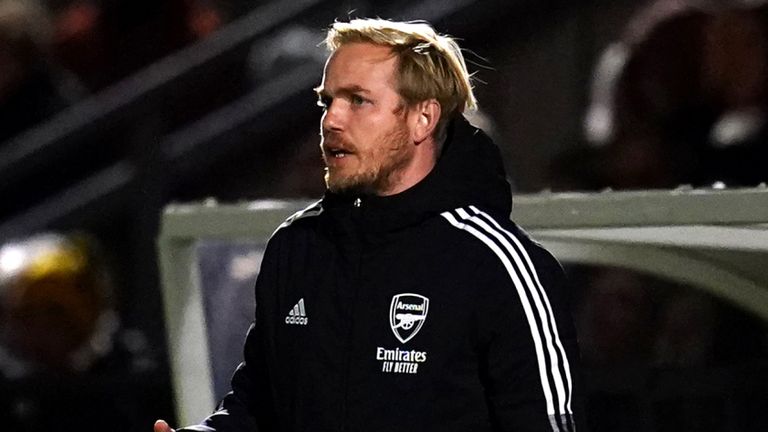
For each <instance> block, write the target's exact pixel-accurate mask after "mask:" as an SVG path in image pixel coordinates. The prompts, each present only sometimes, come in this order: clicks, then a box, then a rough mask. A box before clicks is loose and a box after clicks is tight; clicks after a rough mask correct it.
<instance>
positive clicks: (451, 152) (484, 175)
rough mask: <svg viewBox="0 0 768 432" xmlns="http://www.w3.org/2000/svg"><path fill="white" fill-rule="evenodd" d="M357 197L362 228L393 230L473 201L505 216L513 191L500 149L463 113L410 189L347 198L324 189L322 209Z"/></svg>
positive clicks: (509, 209) (509, 210) (351, 201)
mask: <svg viewBox="0 0 768 432" xmlns="http://www.w3.org/2000/svg"><path fill="white" fill-rule="evenodd" d="M358 198H359V199H360V200H361V207H362V209H363V211H362V213H363V215H364V220H363V222H364V224H365V229H366V230H368V229H371V230H375V231H380V230H383V231H389V230H397V229H401V228H404V227H407V226H411V225H415V224H418V223H420V222H421V221H423V220H425V219H427V218H430V217H433V216H436V215H439V214H440V213H442V212H444V211H448V210H453V209H455V208H458V207H464V206H468V205H475V206H477V207H482V208H484V209H486V210H487V211H489V212H491V213H493V214H496V215H499V216H500V217H504V218H508V217H509V214H510V212H511V211H512V193H511V187H510V184H509V182H508V181H507V178H506V173H505V171H504V165H503V163H502V159H501V154H500V152H499V149H498V147H497V146H496V145H495V144H494V143H493V141H492V140H491V139H490V138H489V137H488V136H487V135H486V134H485V133H484V132H483V131H482V130H480V129H478V128H476V127H474V126H472V125H471V124H470V123H469V122H468V121H467V120H466V119H464V118H463V117H460V118H457V119H455V120H453V121H452V122H451V124H450V125H449V127H448V133H447V136H446V140H445V143H444V145H443V151H442V153H441V155H440V158H439V159H438V161H437V164H436V165H435V167H434V168H433V169H432V171H431V172H430V173H429V174H428V175H427V176H426V177H425V178H424V179H423V180H422V181H420V182H419V183H418V184H416V185H415V186H413V187H411V188H410V189H408V190H406V191H403V192H401V193H399V194H396V195H391V196H385V197H380V196H362V197H356V196H347V195H339V194H334V193H331V192H326V195H325V197H324V198H323V207H324V208H325V209H326V210H331V209H332V208H334V207H337V206H342V205H345V204H351V203H353V202H354V201H355V200H356V199H358Z"/></svg>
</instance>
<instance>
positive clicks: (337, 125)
mask: <svg viewBox="0 0 768 432" xmlns="http://www.w3.org/2000/svg"><path fill="white" fill-rule="evenodd" d="M339 105H340V104H339V102H338V101H335V100H334V101H332V102H331V103H330V104H329V105H328V107H327V108H326V109H325V113H323V118H322V120H321V125H322V128H323V130H325V131H334V132H339V131H341V130H342V129H343V127H342V125H343V115H342V113H341V107H340V106H339Z"/></svg>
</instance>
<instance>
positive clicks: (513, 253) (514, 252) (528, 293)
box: [441, 206, 575, 432]
mask: <svg viewBox="0 0 768 432" xmlns="http://www.w3.org/2000/svg"><path fill="white" fill-rule="evenodd" d="M441 216H442V217H443V218H445V219H446V220H447V221H448V222H449V223H450V224H451V225H453V226H454V227H456V228H458V229H460V230H463V231H466V232H468V233H469V234H471V235H472V236H474V237H476V238H477V239H478V240H480V241H481V242H483V243H484V244H485V245H486V246H487V247H488V248H489V249H491V250H492V251H493V252H494V254H496V256H497V257H498V258H499V260H500V261H501V262H502V264H503V265H504V267H505V268H506V270H507V272H508V274H509V276H510V278H511V279H512V282H513V284H514V286H515V289H516V291H517V295H518V297H519V298H520V303H521V304H522V307H523V311H524V313H525V317H526V320H527V322H528V326H529V328H530V331H531V337H532V339H533V343H534V347H535V350H536V359H537V362H538V369H539V377H540V380H541V387H542V390H543V392H544V396H545V399H546V403H547V414H548V416H549V421H550V424H551V426H552V430H553V431H555V432H561V431H573V430H575V425H574V423H573V418H572V416H573V412H572V410H571V392H572V379H571V373H570V365H569V363H568V357H567V356H566V354H565V350H564V349H563V345H562V343H561V342H560V337H559V335H558V330H557V325H556V324H555V321H554V314H553V313H552V307H551V305H550V303H549V299H548V298H547V295H546V293H545V292H544V288H543V287H542V285H541V282H540V281H539V277H538V274H537V273H536V268H535V267H534V265H533V263H532V261H531V258H530V256H529V255H528V253H527V252H526V250H525V248H524V247H523V246H522V244H521V243H520V241H519V240H518V239H517V238H516V237H515V235H514V234H512V233H511V232H509V231H508V230H506V229H504V228H503V227H501V226H500V225H499V224H498V223H497V222H496V221H495V220H494V219H493V218H492V217H491V216H489V215H488V214H486V213H484V212H482V211H480V210H478V209H477V208H476V207H474V206H470V207H469V211H467V210H466V209H463V208H459V209H456V210H454V211H452V212H444V213H442V214H441ZM537 318H538V321H537ZM539 323H540V324H539ZM550 381H552V382H550Z"/></svg>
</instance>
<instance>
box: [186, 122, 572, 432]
mask: <svg viewBox="0 0 768 432" xmlns="http://www.w3.org/2000/svg"><path fill="white" fill-rule="evenodd" d="M511 205H512V202H511V194H510V190H509V185H508V183H507V182H506V180H505V174H504V169H503V167H502V163H501V158H500V156H499V152H498V149H497V148H496V147H495V146H494V145H493V143H492V142H491V141H490V139H488V138H487V137H486V135H485V134H483V133H482V132H481V131H479V130H477V129H475V128H473V127H472V126H471V125H469V124H468V123H466V121H464V120H459V121H455V122H454V124H453V125H452V126H451V128H450V130H449V135H448V138H447V142H446V144H445V148H444V150H443V154H442V156H441V158H440V160H439V162H438V164H437V165H436V167H435V169H433V171H432V172H431V173H430V174H429V175H428V176H427V177H426V178H425V179H424V180H423V181H421V182H420V183H419V184H417V185H416V186H414V187H412V188H411V189H408V190H407V191H405V192H403V193H401V194H398V195H395V196H390V197H359V198H358V197H348V196H339V195H334V194H330V193H328V194H326V196H325V197H324V198H323V200H322V201H320V202H318V203H317V204H315V205H313V206H311V207H309V208H307V209H306V210H304V211H303V212H300V213H298V214H296V215H294V216H293V217H291V218H290V219H288V220H287V221H286V222H285V223H284V224H283V225H282V226H281V227H280V228H278V230H277V231H276V232H275V233H274V235H273V236H272V238H271V239H270V241H269V244H268V247H267V251H266V253H265V256H264V261H263V263H262V268H261V273H260V274H259V277H258V281H257V283H256V304H257V307H256V319H255V323H254V325H253V326H252V327H251V329H250V331H249V333H248V337H247V341H246V344H245V362H244V363H243V364H242V365H241V366H240V367H239V368H238V370H237V372H236V373H235V375H234V378H233V381H232V388H233V391H232V393H230V394H229V395H228V396H227V397H226V398H225V399H224V401H223V402H222V405H221V408H220V410H219V411H217V412H216V413H214V414H213V415H212V416H210V417H209V418H207V419H206V420H205V422H204V423H203V425H199V426H194V427H191V428H189V429H190V430H216V431H222V432H223V431H246V430H260V431H281V432H283V431H314V432H320V431H349V432H378V431H433V430H434V431H441V432H448V431H462V432H470V431H472V432H478V431H496V430H504V431H529V430H530V431H553V430H554V431H571V430H574V425H573V418H572V417H573V416H572V414H571V405H572V398H573V397H574V395H573V390H572V388H573V378H574V377H573V374H572V372H571V370H570V369H571V368H572V367H573V366H574V361H575V360H576V358H575V357H576V355H577V354H576V340H575V334H574V330H573V326H572V322H571V319H570V316H569V312H568V308H567V305H566V297H567V296H566V292H565V286H564V279H563V273H562V270H561V268H560V266H559V264H558V262H557V261H556V260H555V259H554V258H553V257H552V256H551V255H550V254H549V253H548V252H547V251H546V250H544V249H543V248H542V247H541V246H539V245H538V244H536V243H534V242H533V241H531V239H529V238H528V237H527V236H526V235H525V233H523V232H522V231H521V230H520V228H518V227H517V226H516V225H515V224H514V223H512V222H510V221H509V218H508V217H509V214H510V211H511ZM569 365H570V367H569ZM257 426H258V427H257Z"/></svg>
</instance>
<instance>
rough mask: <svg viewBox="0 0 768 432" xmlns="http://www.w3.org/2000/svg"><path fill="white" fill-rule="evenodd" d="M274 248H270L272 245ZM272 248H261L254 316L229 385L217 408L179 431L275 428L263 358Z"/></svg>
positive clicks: (263, 431) (272, 287)
mask: <svg viewBox="0 0 768 432" xmlns="http://www.w3.org/2000/svg"><path fill="white" fill-rule="evenodd" d="M272 249H274V248H272ZM273 255H274V250H272V251H270V247H268V248H267V251H266V252H265V255H264V259H263V261H262V265H261V271H260V272H259V276H258V278H257V281H256V288H255V291H256V313H255V320H254V322H253V324H251V327H250V328H249V329H248V334H247V336H246V340H245V347H244V352H243V354H244V360H243V362H242V363H240V365H239V366H238V367H237V369H236V370H235V373H234V375H233V376H232V389H231V391H230V393H228V394H227V395H226V396H225V397H224V399H223V400H222V401H221V402H220V403H219V406H218V408H217V410H216V411H215V412H214V413H213V414H211V415H210V416H208V417H207V418H206V419H205V420H203V422H202V423H201V424H199V425H193V426H187V427H185V428H182V429H179V432H192V431H194V432H246V431H248V432H252V431H259V432H269V431H274V430H276V427H275V424H274V419H275V413H274V403H273V398H272V385H271V382H270V379H269V371H268V362H267V359H266V356H267V353H268V349H267V344H268V340H269V335H268V334H269V331H270V330H269V321H268V316H269V312H268V310H269V309H270V299H272V298H274V292H275V291H276V289H277V288H276V281H277V271H278V270H277V267H276V264H275V260H274V259H273V258H272V257H273Z"/></svg>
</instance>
